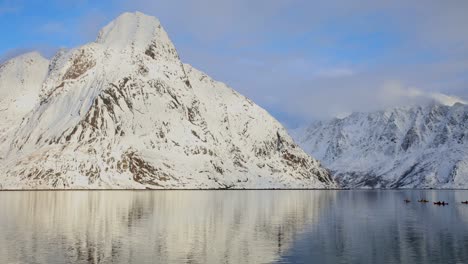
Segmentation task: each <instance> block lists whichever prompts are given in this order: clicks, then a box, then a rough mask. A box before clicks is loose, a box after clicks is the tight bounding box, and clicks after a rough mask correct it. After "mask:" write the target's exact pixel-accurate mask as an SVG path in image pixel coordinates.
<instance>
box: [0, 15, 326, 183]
mask: <svg viewBox="0 0 468 264" xmlns="http://www.w3.org/2000/svg"><path fill="white" fill-rule="evenodd" d="M17 61H21V63H23V62H22V59H21V58H17V59H14V60H13V61H12V62H8V63H7V64H5V65H3V66H2V70H1V74H0V80H3V79H8V80H12V81H9V83H8V86H6V85H4V82H2V83H1V84H2V85H1V86H0V91H2V93H3V92H5V93H6V92H8V91H10V90H12V89H13V90H24V91H25V93H26V92H27V94H28V98H31V100H32V101H31V102H36V101H37V103H36V104H28V106H29V107H30V109H26V108H25V109H22V110H21V111H22V112H20V111H19V110H15V109H13V108H12V106H11V104H12V103H11V102H13V101H15V100H16V101H15V102H18V98H19V97H20V96H17V95H18V94H20V93H19V92H18V93H16V92H15V93H11V94H12V95H11V98H10V99H9V100H8V101H6V102H4V101H2V102H1V105H0V109H7V111H8V112H9V113H13V111H17V112H14V113H15V114H14V115H12V114H8V116H9V118H13V119H14V120H12V121H11V122H10V121H8V122H4V121H3V120H4V117H3V115H1V116H0V118H2V121H1V122H2V125H1V128H2V134H0V142H3V143H2V150H0V157H1V160H0V165H1V166H0V168H1V171H0V175H1V179H0V184H1V186H2V188H4V189H11V188H13V189H15V188H328V187H334V186H335V185H334V182H333V181H332V180H331V178H330V176H329V173H328V171H327V170H326V169H324V168H322V167H321V166H320V163H319V162H318V161H316V160H315V159H313V158H311V157H310V156H308V155H307V154H306V153H305V152H303V151H302V150H301V149H300V148H299V147H298V146H297V145H296V144H295V143H294V142H293V140H292V139H291V138H290V137H289V136H288V134H287V131H286V130H285V129H284V128H283V127H282V126H281V125H280V124H279V123H278V122H277V121H276V120H275V119H274V118H273V117H271V116H270V115H269V114H268V113H267V112H266V111H265V110H263V109H262V108H260V107H259V106H257V105H255V104H254V103H253V102H251V101H250V100H249V99H247V98H245V97H244V96H242V95H240V94H238V93H237V92H235V91H234V90H232V89H231V88H229V87H227V86H226V85H224V84H222V83H219V82H216V81H214V80H212V79H211V78H210V77H208V76H207V75H206V74H204V73H202V72H200V71H198V70H196V69H194V68H193V67H191V66H190V65H186V64H183V63H181V61H180V59H179V56H178V54H177V51H176V49H175V47H174V46H173V44H172V42H171V41H170V39H169V37H168V36H167V34H166V32H165V31H164V29H163V28H162V27H161V25H160V23H159V21H158V20H157V19H155V18H154V17H150V16H146V15H143V14H141V13H125V14H122V15H121V16H120V17H118V18H117V19H116V20H115V21H113V22H111V23H110V24H109V25H107V26H106V27H104V28H103V29H102V31H101V32H100V34H99V37H98V39H97V40H96V41H95V42H93V43H89V44H87V45H84V46H82V47H79V48H76V49H74V50H70V51H61V52H59V53H58V54H56V56H55V57H54V58H52V60H51V61H50V62H47V63H45V60H44V59H42V58H36V57H35V59H34V60H32V61H33V62H30V67H31V70H30V71H32V72H35V73H36V74H35V75H31V74H29V73H30V72H29V71H28V70H27V68H25V67H19V68H21V69H23V70H17V68H18V67H17V68H14V70H10V71H7V70H4V68H8V67H9V64H11V63H13V64H15V63H19V62H17ZM44 65H47V66H44ZM34 67H35V68H37V69H38V70H36V69H34ZM44 69H45V70H44ZM10 72H13V74H17V75H18V76H19V77H17V78H16V79H15V78H12V77H11V76H10V75H11V74H10ZM4 75H5V76H6V77H5V76H4ZM23 79H24V80H25V81H24V85H23V84H21V85H20V83H21V81H18V80H23ZM23 110H24V111H23ZM4 127H8V129H5V128H4Z"/></svg>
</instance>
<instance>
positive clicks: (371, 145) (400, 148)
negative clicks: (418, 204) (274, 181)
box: [292, 102, 468, 188]
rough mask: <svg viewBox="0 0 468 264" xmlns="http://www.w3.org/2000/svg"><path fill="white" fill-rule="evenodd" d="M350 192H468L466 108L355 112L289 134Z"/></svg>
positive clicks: (434, 104) (435, 104) (433, 106)
mask: <svg viewBox="0 0 468 264" xmlns="http://www.w3.org/2000/svg"><path fill="white" fill-rule="evenodd" d="M292 134H293V135H294V137H295V138H296V141H297V142H298V143H299V145H301V146H302V147H303V148H304V149H305V150H306V151H307V152H308V153H310V154H311V155H313V156H314V157H316V158H317V159H319V160H321V161H322V162H323V164H324V165H325V166H327V167H328V168H330V169H331V171H332V173H333V175H334V178H335V180H336V181H337V183H338V184H339V185H340V186H341V187H348V188H356V187H360V188H468V105H465V104H462V103H455V104H454V105H452V106H449V105H444V104H441V103H438V102H432V103H430V104H427V105H424V106H412V107H405V108H393V109H388V110H385V111H378V112H372V113H353V114H351V115H350V116H348V117H346V118H342V119H338V118H336V119H333V120H329V121H324V122H315V123H313V124H311V125H310V126H308V127H306V128H300V129H297V130H295V131H292Z"/></svg>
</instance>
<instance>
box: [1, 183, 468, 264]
mask: <svg viewBox="0 0 468 264" xmlns="http://www.w3.org/2000/svg"><path fill="white" fill-rule="evenodd" d="M407 198H408V199H410V200H411V201H412V202H411V203H404V202H403V200H404V199H407ZM421 198H426V199H428V200H430V201H437V200H444V201H447V202H449V206H445V207H439V206H435V205H433V204H432V203H427V204H422V203H418V202H417V200H419V199H421ZM462 200H468V191H435V190H430V191H419V190H408V191H406V190H405V191H319V190H313V191H312V190H311V191H298V190H290V191H39V192H33V191H31V192H28V191H25V192H0V263H12V262H13V263H70V262H73V263H181V262H182V263H271V262H280V263H468V252H467V249H468V205H463V204H461V203H460V201H462Z"/></svg>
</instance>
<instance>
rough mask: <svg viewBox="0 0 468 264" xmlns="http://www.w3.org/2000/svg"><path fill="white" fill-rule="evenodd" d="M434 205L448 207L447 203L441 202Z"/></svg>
mask: <svg viewBox="0 0 468 264" xmlns="http://www.w3.org/2000/svg"><path fill="white" fill-rule="evenodd" d="M434 204H435V205H439V206H440V205H442V206H446V205H448V203H446V202H445V201H442V202H441V201H438V202H434Z"/></svg>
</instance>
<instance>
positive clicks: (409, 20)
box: [0, 0, 468, 127]
mask: <svg viewBox="0 0 468 264" xmlns="http://www.w3.org/2000/svg"><path fill="white" fill-rule="evenodd" d="M467 10H468V2H466V1H450V2H447V1H446V2H440V1H435V0H430V1H425V2H424V4H421V3H417V2H407V1H403V0H397V1H391V2H385V3H383V2H375V1H371V0H360V1H353V2H352V3H351V2H349V3H343V2H342V1H327V2H326V3H323V2H322V1H302V0H293V1H280V0H270V1H267V0H259V1H254V2H252V1H248V0H239V1H227V0H221V1H215V0H202V1H188V0H175V1H148V0H135V1H123V0H118V1H99V2H96V1H87V0H80V1H56V0H53V1H36V0H32V1H25V0H19V1H2V2H1V3H0V29H1V30H2V32H8V34H5V35H4V36H3V39H2V40H3V41H2V43H0V54H1V56H0V57H1V59H0V60H1V61H5V60H6V59H8V58H11V57H14V56H16V55H18V54H21V53H24V52H27V51H31V50H39V51H40V52H41V53H42V54H43V55H44V56H46V57H50V56H52V55H53V54H54V53H55V52H56V51H57V49H58V48H60V47H66V48H73V47H76V46H79V45H82V44H84V43H87V42H91V41H94V40H95V37H96V35H97V33H98V31H99V29H100V28H102V26H104V25H105V24H107V23H108V22H109V21H111V20H113V19H114V18H115V17H117V16H118V15H119V14H121V13H123V12H125V11H131V12H133V11H143V12H144V13H146V14H148V15H152V16H155V17H157V18H159V20H160V21H161V23H162V24H163V26H164V27H165V29H166V31H167V32H168V34H169V36H170V38H171V39H172V41H173V42H174V44H175V46H176V47H177V49H178V53H179V55H180V56H181V58H182V61H184V62H187V63H190V64H192V65H194V66H195V67H197V68H200V69H202V70H203V71H204V72H207V73H208V74H210V75H211V76H213V77H214V78H215V79H218V80H221V81H223V82H226V83H228V84H229V85H230V86H232V87H234V88H235V89H236V90H237V91H239V92H241V93H243V94H245V95H246V96H248V97H250V98H251V99H252V100H254V101H255V102H256V103H258V104H260V105H261V106H263V107H265V108H266V109H267V110H268V111H269V112H270V113H272V114H273V115H274V116H275V117H276V118H278V119H279V120H280V121H282V122H283V123H284V124H286V125H287V126H290V127H291V126H296V125H298V124H301V123H302V122H304V121H308V120H314V119H326V118H330V117H334V116H343V115H346V114H347V113H350V112H354V111H372V110H377V109H381V108H386V107H393V106H401V105H411V104H419V103H421V102H426V101H428V100H432V98H434V97H435V98H439V99H440V98H443V101H460V102H464V101H466V100H467V98H468V89H467V84H468V77H467V75H466V72H468V55H467V54H468V34H467V33H468V32H467V28H466V26H465V25H466V24H468V17H467V16H466V15H465V14H466V11H467ZM457 98H458V99H457Z"/></svg>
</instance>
